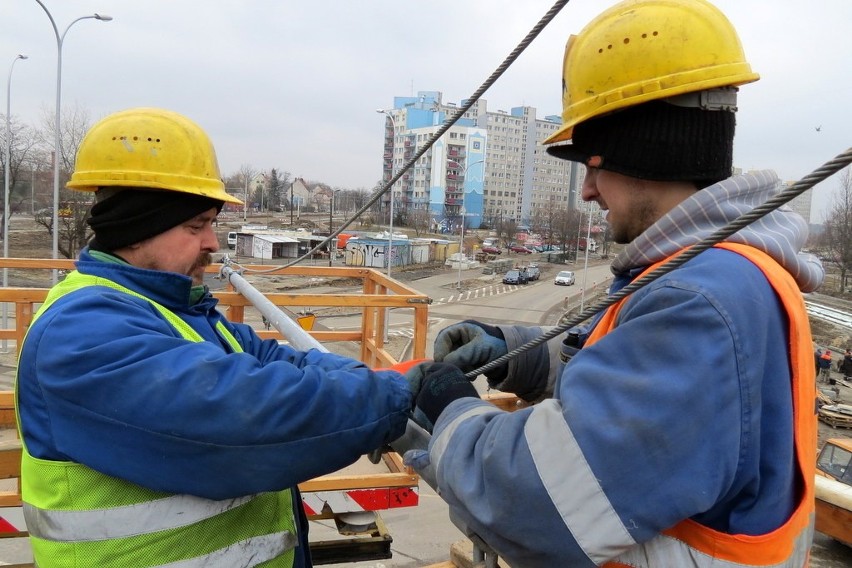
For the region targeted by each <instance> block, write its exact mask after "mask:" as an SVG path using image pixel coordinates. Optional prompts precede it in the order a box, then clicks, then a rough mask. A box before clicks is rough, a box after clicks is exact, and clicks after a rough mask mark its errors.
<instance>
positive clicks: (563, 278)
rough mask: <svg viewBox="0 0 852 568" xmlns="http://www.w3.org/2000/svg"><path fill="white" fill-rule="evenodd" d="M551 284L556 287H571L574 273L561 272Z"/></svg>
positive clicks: (568, 271)
mask: <svg viewBox="0 0 852 568" xmlns="http://www.w3.org/2000/svg"><path fill="white" fill-rule="evenodd" d="M553 283H554V284H556V285H558V286H571V285H573V284H574V273H573V272H571V271H570V270H562V271H560V272H559V274H557V275H556V278H554V279H553Z"/></svg>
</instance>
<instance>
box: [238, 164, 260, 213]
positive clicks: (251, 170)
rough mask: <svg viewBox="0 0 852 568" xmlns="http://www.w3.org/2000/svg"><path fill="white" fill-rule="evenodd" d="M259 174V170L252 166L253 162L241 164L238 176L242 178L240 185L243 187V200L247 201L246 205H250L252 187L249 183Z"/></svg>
mask: <svg viewBox="0 0 852 568" xmlns="http://www.w3.org/2000/svg"><path fill="white" fill-rule="evenodd" d="M257 174H258V170H257V169H256V168H255V167H254V166H252V165H251V164H242V165H240V169H239V172H238V176H239V179H240V186H241V187H242V188H243V201H245V202H246V206H248V203H249V199H250V197H249V196H250V195H251V194H250V193H249V191H250V190H251V188H250V187H249V185H250V184H251V180H253V179H254V178H255V176H256V175H257Z"/></svg>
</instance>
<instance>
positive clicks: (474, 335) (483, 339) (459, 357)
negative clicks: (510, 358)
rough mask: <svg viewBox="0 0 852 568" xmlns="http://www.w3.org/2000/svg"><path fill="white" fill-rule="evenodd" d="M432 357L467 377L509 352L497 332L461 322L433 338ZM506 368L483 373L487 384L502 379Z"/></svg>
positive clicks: (475, 322)
mask: <svg viewBox="0 0 852 568" xmlns="http://www.w3.org/2000/svg"><path fill="white" fill-rule="evenodd" d="M433 351H434V352H433V357H434V359H435V361H437V362H444V363H450V364H451V365H455V366H456V367H458V368H459V369H461V370H462V371H463V372H465V373H469V372H471V371H473V370H474V369H478V368H479V367H481V366H483V365H485V364H486V363H490V362H491V361H493V360H494V359H497V358H498V357H502V356H503V355H505V354H506V353H508V352H509V349H508V348H507V347H506V340H505V339H504V338H503V332H501V331H500V329H499V328H497V327H495V326H493V325H488V324H485V323H481V322H478V321H474V320H465V321H463V322H460V323H456V324H453V325H451V326H449V327H447V328H445V329H442V330H441V331H440V332H439V333H438V336H437V337H436V338H435V346H434V349H433ZM507 372H508V365H503V366H501V367H498V368H497V369H494V370H492V371H489V372H488V373H486V375H485V376H486V378H487V379H488V384H489V385H492V384H497V383H499V382H501V381H503V380H504V379H505V378H506V373H507Z"/></svg>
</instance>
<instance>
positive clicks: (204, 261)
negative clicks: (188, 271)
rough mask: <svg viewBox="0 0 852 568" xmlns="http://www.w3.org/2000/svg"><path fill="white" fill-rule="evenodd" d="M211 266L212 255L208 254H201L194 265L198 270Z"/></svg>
mask: <svg viewBox="0 0 852 568" xmlns="http://www.w3.org/2000/svg"><path fill="white" fill-rule="evenodd" d="M211 264H213V255H212V254H210V253H209V252H205V253H201V254H200V255H198V260H196V261H195V265H196V266H197V267H199V268H207V267H208V266H210V265H211Z"/></svg>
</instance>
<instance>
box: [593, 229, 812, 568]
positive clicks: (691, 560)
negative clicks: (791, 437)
mask: <svg viewBox="0 0 852 568" xmlns="http://www.w3.org/2000/svg"><path fill="white" fill-rule="evenodd" d="M716 248H722V249H726V250H729V251H732V252H735V253H737V254H739V255H741V256H743V257H745V258H747V259H748V260H749V261H751V262H752V263H753V264H755V265H756V266H757V267H758V268H759V269H760V270H761V271H762V272H763V274H764V275H765V276H766V279H767V280H768V281H769V284H770V285H771V286H772V288H773V289H774V290H775V293H776V294H777V295H778V298H779V299H780V300H781V303H782V304H783V306H784V308H785V310H786V312H787V317H788V320H789V322H790V327H789V330H788V335H789V340H790V351H789V357H790V368H791V372H792V391H793V401H792V402H793V421H794V425H795V445H796V457H797V466H798V472H799V475H800V476H801V485H802V487H803V494H802V496H801V500H800V502H799V504H798V505H797V507H796V510H795V511H794V512H793V514H792V515H791V516H790V518H789V519H788V520H787V522H786V523H784V524H783V525H782V526H781V527H779V528H778V529H776V530H774V531H772V532H770V533H768V534H763V535H756V536H749V535H741V534H725V533H720V532H718V531H715V530H713V529H710V528H708V527H705V526H703V525H700V524H698V523H696V522H695V521H692V520H685V521H682V522H680V523H678V524H677V525H675V526H674V527H673V528H671V529H669V530H666V531H663V534H662V535H660V536H657V537H655V538H653V539H651V540H650V541H649V542H646V543H643V544H639V545H636V546H635V547H633V548H631V549H630V550H629V551H627V552H626V553H624V554H621V555H620V556H618V557H617V558H615V559H614V560H613V561H611V562H609V563H606V564H604V566H610V567H618V566H627V567H633V568H652V567H658V566H678V567H679V568H680V567H695V568H710V567H711V566H712V567H713V568H716V567H724V568H739V567H746V566H748V567H754V566H761V567H772V568H801V567H802V566H806V565H807V562H808V555H809V552H810V546H811V542H812V541H813V522H814V475H815V468H816V463H815V462H816V460H815V459H814V456H815V455H816V417H815V416H814V400H815V397H816V394H815V380H814V364H813V352H812V349H813V346H812V339H811V331H810V324H809V323H808V316H807V312H806V311H805V304H804V300H803V299H802V294H801V292H800V291H799V288H798V286H796V283H795V281H794V280H793V278H792V276H790V274H789V273H788V272H787V271H786V270H784V269H783V268H782V267H781V266H780V265H778V263H776V262H775V261H774V260H772V258H771V257H769V255H767V254H766V253H764V252H762V251H759V250H757V249H755V248H753V247H749V246H746V245H741V244H734V243H721V244H718V245H716ZM677 254H679V253H676V254H675V255H673V256H677ZM670 258H672V257H670ZM666 260H669V259H666ZM665 262H666V261H665V260H664V261H662V262H659V263H657V264H655V265H653V266H651V267H650V268H648V269H647V270H646V271H645V272H643V273H642V275H644V274H647V273H648V272H650V271H652V270H654V269H655V268H657V267H658V266H660V265H661V264H663V263H665ZM640 277H641V275H640ZM628 299H629V297H628V298H625V299H623V300H621V301H620V302H618V303H617V304H615V305H613V306H611V307H610V308H608V309H607V311H606V312H605V313H604V316H603V318H601V320H600V322H599V323H598V325H597V326H596V327H595V329H594V330H593V332H592V334H591V335H590V336H589V339H588V340H587V342H586V345H587V346H588V345H591V344H592V343H594V342H595V341H597V340H598V339H600V338H601V337H603V336H604V335H605V334H606V333H608V332H609V331H611V330H612V329H614V328H615V327H616V325H617V322H618V313H619V311H620V310H621V308H622V307H623V306H624V305H625V301H626V300H628Z"/></svg>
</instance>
